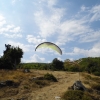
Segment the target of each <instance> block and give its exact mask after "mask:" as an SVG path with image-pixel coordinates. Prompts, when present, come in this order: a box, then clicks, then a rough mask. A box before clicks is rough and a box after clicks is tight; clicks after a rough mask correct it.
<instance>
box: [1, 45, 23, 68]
mask: <svg viewBox="0 0 100 100" xmlns="http://www.w3.org/2000/svg"><path fill="white" fill-rule="evenodd" d="M5 47H6V50H5V51H4V54H3V56H2V57H1V58H0V69H13V68H14V69H15V68H16V66H17V65H18V64H19V63H20V62H21V58H22V55H23V51H22V49H20V48H19V47H11V45H5Z"/></svg>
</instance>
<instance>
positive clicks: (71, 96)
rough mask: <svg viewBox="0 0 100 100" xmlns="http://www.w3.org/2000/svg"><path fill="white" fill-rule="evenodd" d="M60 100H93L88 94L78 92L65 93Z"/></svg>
mask: <svg viewBox="0 0 100 100" xmlns="http://www.w3.org/2000/svg"><path fill="white" fill-rule="evenodd" d="M62 99H64V100H93V99H92V97H91V96H90V95H89V93H85V92H83V91H80V90H74V91H73V90H70V91H66V92H65V93H64V94H63V96H62Z"/></svg>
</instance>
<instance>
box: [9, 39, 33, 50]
mask: <svg viewBox="0 0 100 100" xmlns="http://www.w3.org/2000/svg"><path fill="white" fill-rule="evenodd" d="M8 44H10V45H11V46H14V47H18V46H19V47H20V48H21V49H22V50H23V51H24V52H29V51H32V50H33V48H32V47H33V46H32V45H25V44H22V43H20V42H14V41H8Z"/></svg>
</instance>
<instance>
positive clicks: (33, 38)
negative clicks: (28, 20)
mask: <svg viewBox="0 0 100 100" xmlns="http://www.w3.org/2000/svg"><path fill="white" fill-rule="evenodd" d="M26 39H27V41H28V42H29V43H33V44H35V46H37V45H38V44H40V43H42V42H46V41H47V40H46V39H45V38H42V37H40V36H33V35H27V37H26Z"/></svg>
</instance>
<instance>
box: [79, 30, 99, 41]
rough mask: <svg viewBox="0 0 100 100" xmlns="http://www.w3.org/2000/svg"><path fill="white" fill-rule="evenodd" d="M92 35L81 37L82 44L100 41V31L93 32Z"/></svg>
mask: <svg viewBox="0 0 100 100" xmlns="http://www.w3.org/2000/svg"><path fill="white" fill-rule="evenodd" d="M90 33H91V34H90ZM90 33H87V34H84V35H83V36H81V37H80V42H93V41H98V40H100V30H98V31H91V32H90Z"/></svg>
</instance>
